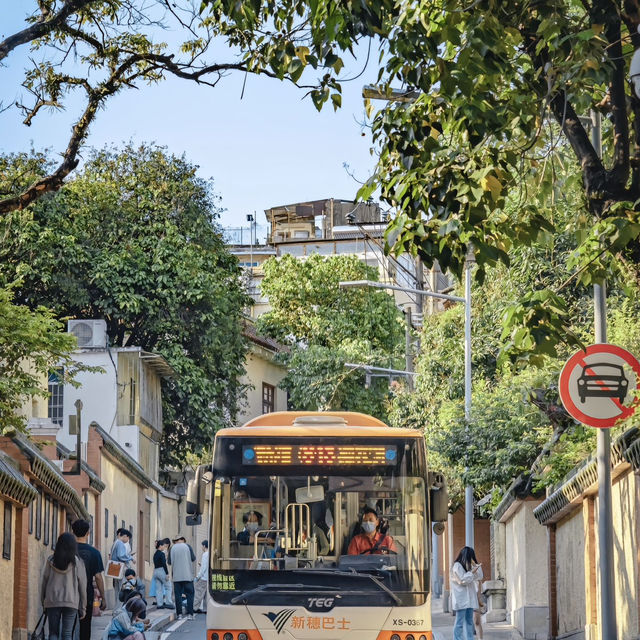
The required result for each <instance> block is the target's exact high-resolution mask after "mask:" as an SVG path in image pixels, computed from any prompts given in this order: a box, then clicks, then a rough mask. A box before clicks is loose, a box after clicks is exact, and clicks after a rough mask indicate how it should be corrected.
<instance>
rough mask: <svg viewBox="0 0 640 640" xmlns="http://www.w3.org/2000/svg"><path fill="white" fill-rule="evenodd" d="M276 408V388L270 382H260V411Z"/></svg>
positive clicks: (264, 411)
mask: <svg viewBox="0 0 640 640" xmlns="http://www.w3.org/2000/svg"><path fill="white" fill-rule="evenodd" d="M275 410H276V388H275V387H274V386H273V385H272V384H267V383H266V382H263V383H262V413H272V412H274V411H275Z"/></svg>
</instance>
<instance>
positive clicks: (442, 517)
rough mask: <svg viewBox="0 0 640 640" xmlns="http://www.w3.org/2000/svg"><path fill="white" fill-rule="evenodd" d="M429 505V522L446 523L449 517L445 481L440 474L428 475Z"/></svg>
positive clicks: (447, 493)
mask: <svg viewBox="0 0 640 640" xmlns="http://www.w3.org/2000/svg"><path fill="white" fill-rule="evenodd" d="M429 504H430V506H431V513H430V515H431V522H446V520H447V518H448V517H449V492H448V491H447V481H446V480H445V477H444V476H443V475H442V474H441V473H429Z"/></svg>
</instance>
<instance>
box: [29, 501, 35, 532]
mask: <svg viewBox="0 0 640 640" xmlns="http://www.w3.org/2000/svg"><path fill="white" fill-rule="evenodd" d="M35 510H36V500H35V498H34V499H33V500H32V501H31V502H30V503H29V535H31V534H32V533H33V516H34V514H35Z"/></svg>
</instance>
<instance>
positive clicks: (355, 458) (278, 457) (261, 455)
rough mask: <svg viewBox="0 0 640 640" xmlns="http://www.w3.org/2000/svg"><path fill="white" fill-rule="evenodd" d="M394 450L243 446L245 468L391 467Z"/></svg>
mask: <svg viewBox="0 0 640 640" xmlns="http://www.w3.org/2000/svg"><path fill="white" fill-rule="evenodd" d="M397 456H398V452H397V449H396V447H394V446H389V445H363V446H359V445H317V444H254V445H251V446H243V447H242V464H247V465H298V466H304V465H315V466H331V465H346V466H349V465H394V464H395V463H396V461H397Z"/></svg>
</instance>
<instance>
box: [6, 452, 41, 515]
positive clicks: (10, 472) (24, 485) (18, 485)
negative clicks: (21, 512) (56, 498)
mask: <svg viewBox="0 0 640 640" xmlns="http://www.w3.org/2000/svg"><path fill="white" fill-rule="evenodd" d="M13 464H14V463H13V461H12V460H11V458H10V457H9V456H7V455H6V454H4V453H1V452H0V493H1V494H3V495H5V496H7V497H8V498H10V499H11V500H14V501H15V502H17V503H18V504H21V505H22V506H23V507H26V506H27V505H28V504H29V503H30V502H31V501H32V500H33V499H34V498H35V497H36V495H38V492H37V491H36V490H35V489H34V488H33V487H32V486H31V485H30V484H29V483H28V482H27V481H26V480H25V479H24V478H23V477H22V474H21V473H20V472H19V471H18V470H17V469H16V468H15V467H14V466H13Z"/></svg>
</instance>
